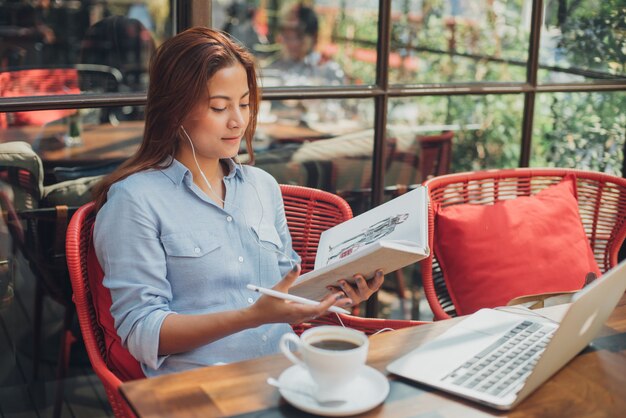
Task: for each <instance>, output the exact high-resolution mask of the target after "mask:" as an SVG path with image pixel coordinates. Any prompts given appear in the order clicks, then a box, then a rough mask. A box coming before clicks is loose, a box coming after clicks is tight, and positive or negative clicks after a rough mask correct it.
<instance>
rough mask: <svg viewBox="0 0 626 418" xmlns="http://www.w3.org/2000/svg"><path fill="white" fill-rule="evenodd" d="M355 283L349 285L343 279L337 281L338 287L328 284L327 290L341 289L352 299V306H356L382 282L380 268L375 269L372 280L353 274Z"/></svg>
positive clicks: (382, 277)
mask: <svg viewBox="0 0 626 418" xmlns="http://www.w3.org/2000/svg"><path fill="white" fill-rule="evenodd" d="M354 280H355V284H353V285H351V284H350V283H348V282H347V281H345V280H340V281H339V287H334V286H329V287H328V290H329V291H331V292H333V293H335V292H337V291H338V290H341V291H343V293H345V294H346V296H347V297H349V298H350V299H351V300H352V306H357V305H358V304H360V303H361V302H363V301H364V300H367V299H368V298H369V297H370V296H372V295H373V294H374V293H375V292H376V291H378V289H380V286H381V285H382V284H383V280H384V276H383V271H382V270H377V271H376V274H375V275H374V278H373V279H372V280H369V281H367V280H365V277H363V275H362V274H355V275H354Z"/></svg>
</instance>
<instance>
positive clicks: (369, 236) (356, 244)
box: [326, 213, 409, 264]
mask: <svg viewBox="0 0 626 418" xmlns="http://www.w3.org/2000/svg"><path fill="white" fill-rule="evenodd" d="M408 218H409V214H408V213H401V214H398V215H395V216H390V217H388V218H385V219H382V220H380V221H378V222H376V223H375V224H372V225H370V226H369V227H367V228H365V229H363V230H362V231H361V233H359V234H357V235H354V236H352V237H350V238H348V239H345V240H343V241H341V242H340V243H338V244H335V245H329V246H328V250H329V257H328V259H327V260H326V264H329V263H330V262H332V261H333V260H334V259H342V258H344V257H347V256H348V255H350V254H352V253H355V252H356V251H358V250H359V249H360V248H363V247H364V246H366V245H368V244H371V243H373V242H376V241H378V240H379V239H381V238H382V237H384V236H387V235H389V234H391V233H392V232H393V231H394V230H395V229H396V225H399V224H401V223H402V222H404V221H406V220H407V219H408ZM338 248H339V249H338Z"/></svg>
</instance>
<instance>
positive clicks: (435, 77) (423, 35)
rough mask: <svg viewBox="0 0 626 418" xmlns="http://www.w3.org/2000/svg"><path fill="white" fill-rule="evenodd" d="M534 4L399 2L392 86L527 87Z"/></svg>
mask: <svg viewBox="0 0 626 418" xmlns="http://www.w3.org/2000/svg"><path fill="white" fill-rule="evenodd" d="M530 12H531V2H530V1H523V2H521V1H514V0H509V1H494V2H485V1H459V0H444V1H437V2H433V1H426V0H393V1H392V34H391V54H390V56H389V67H390V70H389V80H390V82H391V83H392V84H415V83H420V84H422V83H429V84H430V83H455V82H484V81H491V82H494V81H495V82H498V81H501V82H511V81H517V82H523V81H525V80H526V61H527V59H528V39H529V34H530V15H531V13H530Z"/></svg>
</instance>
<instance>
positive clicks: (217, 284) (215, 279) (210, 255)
mask: <svg viewBox="0 0 626 418" xmlns="http://www.w3.org/2000/svg"><path fill="white" fill-rule="evenodd" d="M161 243H162V245H163V249H164V251H165V254H166V264H167V276H168V280H169V282H170V285H171V288H172V295H173V301H174V302H173V305H172V306H173V307H174V308H175V310H177V311H180V312H187V311H189V312H200V311H203V310H205V309H207V308H208V307H209V306H213V305H218V304H219V303H220V296H222V293H221V292H216V291H215V289H220V288H222V287H223V281H224V280H225V278H224V274H222V273H223V271H222V269H223V266H224V254H223V250H224V249H223V248H222V243H221V242H220V240H219V238H218V237H217V236H215V235H214V234H213V233H212V231H211V232H209V231H207V230H202V229H200V230H198V231H187V232H180V233H174V234H168V235H162V236H161Z"/></svg>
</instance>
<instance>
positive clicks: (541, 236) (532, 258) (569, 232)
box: [433, 176, 600, 315]
mask: <svg viewBox="0 0 626 418" xmlns="http://www.w3.org/2000/svg"><path fill="white" fill-rule="evenodd" d="M434 209H435V230H434V232H435V235H434V237H433V241H434V242H433V243H434V250H435V255H436V256H437V259H438V260H439V263H440V265H441V269H442V272H443V275H444V279H445V282H446V285H447V287H448V290H449V292H450V296H451V297H452V301H453V302H454V305H455V307H456V311H457V313H458V314H459V315H465V314H469V313H472V312H475V311H477V310H478V309H480V308H486V307H495V306H502V305H506V303H507V302H508V301H509V300H511V299H512V298H514V297H517V296H522V295H528V294H536V293H544V292H558V291H569V290H576V289H580V288H582V287H583V285H584V282H585V275H586V274H587V273H588V272H594V273H596V274H597V275H598V276H600V271H599V269H598V265H597V263H596V261H595V259H594V257H593V252H592V250H591V247H590V245H589V241H588V240H587V236H586V235H585V231H584V229H583V225H582V222H581V220H580V215H579V213H578V201H577V199H576V180H575V178H574V177H573V176H568V177H566V178H565V179H564V180H563V181H562V182H561V183H559V184H557V185H554V186H550V187H547V188H546V189H544V190H542V191H540V192H539V193H537V194H536V195H534V196H528V197H526V196H524V197H518V198H515V199H511V200H503V201H498V202H497V203H495V204H493V205H472V204H461V205H454V206H448V207H445V208H442V207H441V206H439V205H437V204H435V208H434Z"/></svg>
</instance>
